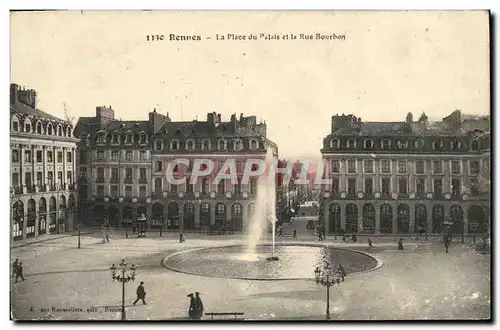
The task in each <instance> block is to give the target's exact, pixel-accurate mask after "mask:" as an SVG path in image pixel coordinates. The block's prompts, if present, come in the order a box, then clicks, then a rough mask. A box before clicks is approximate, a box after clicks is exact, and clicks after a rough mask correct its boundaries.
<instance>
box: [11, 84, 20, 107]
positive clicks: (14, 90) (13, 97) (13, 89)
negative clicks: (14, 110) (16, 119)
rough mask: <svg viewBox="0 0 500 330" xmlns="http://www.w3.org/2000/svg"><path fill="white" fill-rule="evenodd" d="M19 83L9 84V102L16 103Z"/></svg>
mask: <svg viewBox="0 0 500 330" xmlns="http://www.w3.org/2000/svg"><path fill="white" fill-rule="evenodd" d="M18 91H19V85H17V84H10V103H11V104H16V103H17V101H18V100H19V95H18Z"/></svg>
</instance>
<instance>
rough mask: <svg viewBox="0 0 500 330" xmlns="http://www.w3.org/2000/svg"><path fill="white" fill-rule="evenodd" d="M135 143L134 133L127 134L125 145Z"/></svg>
mask: <svg viewBox="0 0 500 330" xmlns="http://www.w3.org/2000/svg"><path fill="white" fill-rule="evenodd" d="M132 143H134V136H133V135H132V133H126V134H125V144H132Z"/></svg>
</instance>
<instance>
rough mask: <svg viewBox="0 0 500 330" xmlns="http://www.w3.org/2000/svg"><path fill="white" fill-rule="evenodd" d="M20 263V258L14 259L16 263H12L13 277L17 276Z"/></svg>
mask: <svg viewBox="0 0 500 330" xmlns="http://www.w3.org/2000/svg"><path fill="white" fill-rule="evenodd" d="M18 265H19V259H16V261H14V263H13V264H12V278H15V277H16V274H17V267H18Z"/></svg>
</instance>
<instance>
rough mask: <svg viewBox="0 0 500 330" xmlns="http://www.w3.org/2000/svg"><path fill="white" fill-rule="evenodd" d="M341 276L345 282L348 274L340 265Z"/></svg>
mask: <svg viewBox="0 0 500 330" xmlns="http://www.w3.org/2000/svg"><path fill="white" fill-rule="evenodd" d="M338 272H339V275H340V277H342V282H344V280H345V279H344V278H345V277H346V276H347V273H346V272H345V269H344V266H342V264H339V270H338Z"/></svg>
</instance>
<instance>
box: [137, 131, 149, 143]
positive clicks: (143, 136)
mask: <svg viewBox="0 0 500 330" xmlns="http://www.w3.org/2000/svg"><path fill="white" fill-rule="evenodd" d="M147 138H148V137H147V135H146V134H144V133H141V135H139V144H146V143H148V139H147Z"/></svg>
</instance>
